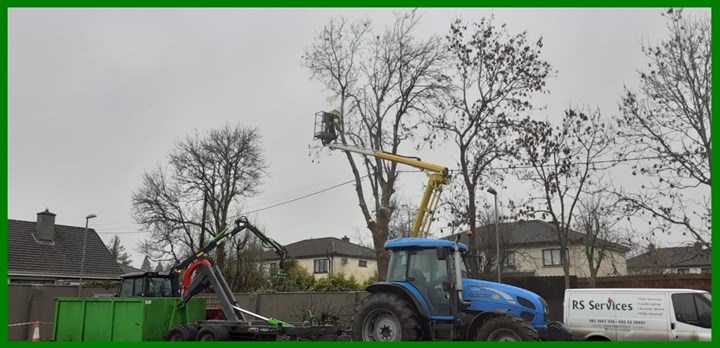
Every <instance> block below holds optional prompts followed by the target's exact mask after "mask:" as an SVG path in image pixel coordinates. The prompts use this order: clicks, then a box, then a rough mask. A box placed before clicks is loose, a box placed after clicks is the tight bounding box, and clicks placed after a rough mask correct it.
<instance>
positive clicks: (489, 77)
mask: <svg viewBox="0 0 720 348" xmlns="http://www.w3.org/2000/svg"><path fill="white" fill-rule="evenodd" d="M468 27H469V28H468ZM527 36H528V35H527V33H526V32H521V33H518V34H513V33H511V32H510V31H509V30H508V29H507V27H506V26H505V24H502V25H500V26H498V25H496V24H495V23H494V22H493V18H492V17H491V18H482V19H481V20H480V21H479V22H473V23H471V24H466V23H464V22H463V21H462V20H460V19H457V20H455V21H454V22H453V23H452V24H451V26H450V34H449V35H448V36H447V40H448V46H447V47H448V50H449V55H450V57H451V59H450V60H449V62H448V63H449V65H450V68H449V71H450V72H451V73H450V75H449V77H450V86H451V87H450V88H449V89H448V90H447V91H448V94H447V95H446V97H447V98H446V99H445V100H443V102H442V103H441V105H440V107H439V109H440V110H447V112H444V113H441V114H437V115H433V116H432V117H430V118H429V120H428V124H429V126H430V127H431V129H432V130H433V132H431V133H430V135H429V136H428V137H427V139H426V141H427V142H429V143H430V144H432V143H433V142H434V141H436V140H437V139H438V138H436V134H437V132H436V131H440V134H441V135H442V137H440V139H441V140H447V139H450V140H451V141H452V142H453V143H454V145H455V146H456V148H457V152H456V156H457V158H458V163H457V165H458V167H459V168H460V170H459V174H460V177H461V179H462V180H460V181H458V180H456V184H455V185H453V186H452V191H453V194H451V195H450V196H451V197H452V199H451V200H450V201H448V202H447V203H446V204H445V207H447V208H448V210H449V213H450V214H451V216H452V217H453V218H452V220H451V222H450V225H451V226H464V227H468V228H469V229H470V230H472V231H475V230H476V229H477V227H478V225H477V214H478V208H479V207H478V203H479V197H478V192H481V190H483V188H484V187H485V186H486V185H487V184H488V183H490V182H499V181H501V180H502V173H501V172H499V171H497V170H496V167H497V166H498V163H500V161H502V160H508V159H510V158H512V157H511V154H513V153H514V152H515V149H514V147H515V144H514V143H513V142H512V141H510V139H509V135H510V132H511V129H512V128H511V127H510V125H511V124H512V123H513V122H515V121H517V120H519V118H520V117H521V116H522V114H523V113H525V112H527V111H529V110H531V109H532V107H533V106H532V104H531V97H532V95H533V94H538V93H544V92H546V89H545V83H546V80H547V79H548V78H549V77H550V76H551V74H552V71H551V66H550V64H549V63H548V62H546V61H545V60H543V59H542V58H541V51H542V46H543V43H542V38H540V39H539V40H537V41H535V42H531V41H530V40H529V39H528V37H527ZM469 247H470V250H476V249H477V247H478V242H477V241H476V237H475V235H473V236H472V237H471V238H470V245H469ZM481 252H483V253H485V254H488V255H489V254H493V255H494V252H492V251H491V250H483V251H481ZM476 265H477V263H471V266H470V268H471V271H473V272H474V273H476V274H477V272H478V271H479V270H478V269H477V267H476Z"/></svg>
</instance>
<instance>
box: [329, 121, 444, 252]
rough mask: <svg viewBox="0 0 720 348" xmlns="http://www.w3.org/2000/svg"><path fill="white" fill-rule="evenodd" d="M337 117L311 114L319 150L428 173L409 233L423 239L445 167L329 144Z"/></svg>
mask: <svg viewBox="0 0 720 348" xmlns="http://www.w3.org/2000/svg"><path fill="white" fill-rule="evenodd" d="M340 117H341V115H340V114H339V113H338V112H337V111H332V112H325V111H320V112H317V113H316V114H315V139H319V140H320V141H321V142H322V144H323V146H325V147H327V148H330V149H334V150H341V151H347V152H354V153H358V154H361V155H366V156H373V157H375V158H379V159H383V160H387V161H391V162H396V163H401V164H405V165H408V166H411V167H415V168H418V169H421V170H423V171H426V172H428V173H427V174H428V183H427V186H426V187H425V193H424V194H423V197H422V199H421V200H420V206H419V207H418V212H417V215H416V217H415V222H414V223H413V227H412V231H411V236H412V237H423V238H424V237H427V235H428V232H429V231H430V224H431V223H432V219H433V216H434V214H435V210H436V209H437V206H438V204H439V202H440V195H441V193H442V187H443V185H445V184H448V183H449V182H450V174H449V171H448V169H447V167H443V166H440V165H437V164H432V163H427V162H423V161H421V160H420V159H419V158H417V157H408V156H402V155H397V154H393V153H388V152H385V151H379V150H370V149H363V148H360V147H356V146H351V145H345V144H336V143H333V141H335V140H336V139H337V133H338V131H337V124H338V123H339V122H340Z"/></svg>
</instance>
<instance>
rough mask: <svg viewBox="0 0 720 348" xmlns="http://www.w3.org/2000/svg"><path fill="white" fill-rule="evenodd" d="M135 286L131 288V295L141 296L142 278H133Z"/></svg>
mask: <svg viewBox="0 0 720 348" xmlns="http://www.w3.org/2000/svg"><path fill="white" fill-rule="evenodd" d="M134 283H135V286H134V288H133V293H132V296H136V297H142V295H143V278H135V281H134Z"/></svg>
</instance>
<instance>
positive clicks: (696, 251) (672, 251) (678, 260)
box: [627, 245, 711, 269]
mask: <svg viewBox="0 0 720 348" xmlns="http://www.w3.org/2000/svg"><path fill="white" fill-rule="evenodd" d="M710 265H711V261H710V250H708V249H703V248H701V247H699V246H695V245H688V246H681V247H673V248H650V249H649V250H648V251H647V252H645V253H643V254H640V255H638V256H635V257H633V258H631V259H628V260H627V267H628V269H641V268H675V267H703V266H706V267H710Z"/></svg>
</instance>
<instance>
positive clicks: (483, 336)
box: [475, 315, 540, 341]
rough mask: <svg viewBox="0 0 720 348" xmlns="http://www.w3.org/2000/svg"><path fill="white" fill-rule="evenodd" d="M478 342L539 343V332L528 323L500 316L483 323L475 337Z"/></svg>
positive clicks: (519, 319) (507, 316)
mask: <svg viewBox="0 0 720 348" xmlns="http://www.w3.org/2000/svg"><path fill="white" fill-rule="evenodd" d="M475 340H476V341H539V340H540V337H539V336H538V332H537V330H535V329H534V328H533V327H532V326H531V325H530V323H528V322H527V321H525V320H523V319H521V318H518V317H513V316H509V315H500V316H497V317H493V318H490V319H488V320H487V321H485V322H484V323H483V325H482V326H481V327H480V330H478V332H477V335H475Z"/></svg>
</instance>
